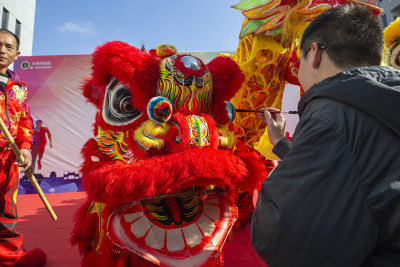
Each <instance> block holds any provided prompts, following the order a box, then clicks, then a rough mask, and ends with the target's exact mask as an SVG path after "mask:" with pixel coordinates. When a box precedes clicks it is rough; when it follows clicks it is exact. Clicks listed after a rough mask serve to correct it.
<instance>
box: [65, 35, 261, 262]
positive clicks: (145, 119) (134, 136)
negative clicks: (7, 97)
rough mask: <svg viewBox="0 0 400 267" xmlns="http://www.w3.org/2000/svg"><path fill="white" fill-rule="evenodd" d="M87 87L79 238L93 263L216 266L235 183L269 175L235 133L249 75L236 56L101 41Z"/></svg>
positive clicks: (75, 237) (233, 211)
mask: <svg viewBox="0 0 400 267" xmlns="http://www.w3.org/2000/svg"><path fill="white" fill-rule="evenodd" d="M92 62H93V67H92V76H91V77H90V78H88V79H87V80H86V81H85V83H84V86H83V94H84V96H85V97H86V98H87V100H88V101H89V102H91V103H92V104H94V105H95V106H96V107H97V109H98V111H97V115H96V122H95V124H94V135H95V137H94V138H92V139H90V140H88V141H87V143H86V144H85V146H84V147H83V149H82V155H83V157H84V162H83V164H82V168H81V173H82V179H83V184H84V187H85V189H86V191H87V202H86V203H85V204H84V205H83V206H82V207H81V208H80V210H79V211H78V212H77V214H76V223H75V228H74V230H73V233H72V238H71V241H72V243H73V244H78V245H79V248H80V251H81V254H82V255H83V263H82V264H83V265H85V266H131V265H132V266H133V265H135V266H137V265H139V266H146V265H161V266H218V265H220V263H221V255H222V254H221V253H222V248H223V246H224V243H225V240H226V238H227V235H228V234H229V232H230V230H231V227H232V225H233V223H234V222H235V220H236V217H237V208H236V206H235V202H234V201H235V197H236V194H237V190H238V189H240V190H243V191H250V192H252V191H253V190H254V189H255V188H257V187H258V186H259V184H260V182H261V181H262V180H264V179H265V177H266V170H265V166H264V164H263V162H262V161H261V160H260V158H259V157H258V156H257V155H256V154H254V153H253V152H251V151H249V150H248V149H247V148H246V147H243V145H241V144H240V143H239V142H237V141H236V139H235V137H234V134H233V132H232V131H231V127H230V123H231V122H232V120H233V118H234V114H235V111H234V108H233V106H232V105H231V104H230V103H229V102H227V101H228V100H229V99H231V98H232V97H233V96H234V95H235V93H236V92H237V91H238V90H239V88H240V87H241V85H242V83H243V80H244V76H243V74H242V72H241V71H240V69H239V67H238V66H237V65H236V63H235V62H234V61H233V60H231V59H230V58H228V57H217V58H215V59H214V60H212V61H211V62H210V63H209V64H207V65H206V64H204V63H203V62H202V61H201V60H200V59H198V58H196V57H193V56H190V55H172V56H170V57H165V58H162V57H160V56H156V55H152V54H150V53H147V52H143V51H140V50H139V49H137V48H136V47H133V46H131V45H128V44H126V43H123V42H119V41H114V42H109V43H106V44H104V45H102V46H99V47H98V48H97V49H96V51H95V52H94V54H93V61H92Z"/></svg>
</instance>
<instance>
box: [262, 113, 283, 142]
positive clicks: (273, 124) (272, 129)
mask: <svg viewBox="0 0 400 267" xmlns="http://www.w3.org/2000/svg"><path fill="white" fill-rule="evenodd" d="M270 111H278V112H276V113H270ZM258 116H259V117H260V119H261V120H263V121H264V122H265V123H267V131H268V139H269V141H270V142H271V144H272V145H275V144H276V143H277V142H278V140H279V139H281V138H282V137H283V136H284V132H285V126H286V119H285V117H283V115H282V113H280V110H279V109H276V108H262V109H261V112H259V113H258Z"/></svg>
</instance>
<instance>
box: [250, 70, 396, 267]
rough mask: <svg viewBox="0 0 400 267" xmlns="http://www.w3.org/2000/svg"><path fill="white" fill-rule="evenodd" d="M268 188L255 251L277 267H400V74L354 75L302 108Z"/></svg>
mask: <svg viewBox="0 0 400 267" xmlns="http://www.w3.org/2000/svg"><path fill="white" fill-rule="evenodd" d="M299 114H300V116H301V117H300V122H299V124H298V126H297V128H296V131H295V134H294V136H293V146H292V148H291V149H290V151H289V152H288V153H287V154H286V156H285V158H284V159H283V161H282V162H281V163H280V164H279V165H278V166H277V167H276V168H275V170H274V171H273V172H272V173H271V175H270V176H269V178H268V179H266V181H265V182H264V183H263V184H262V191H261V193H260V195H259V199H258V203H257V207H256V210H255V213H254V217H253V222H252V243H253V247H254V249H255V250H256V251H257V253H258V254H259V255H260V256H261V257H262V258H263V259H264V261H265V262H266V263H267V264H268V265H269V267H286V266H299V267H303V266H304V267H314V266H316V267H320V266H321V267H329V266H334V267H339V266H340V267H346V266H349V267H350V266H351V267H353V266H376V267H385V266H400V72H399V71H397V70H395V69H393V68H389V67H363V68H354V69H350V70H348V71H345V72H342V73H339V74H337V75H335V76H333V77H330V78H328V79H326V80H324V81H322V82H320V83H318V84H315V85H314V86H313V87H312V88H310V89H309V90H308V91H307V92H306V93H305V94H304V95H303V97H302V98H301V100H300V102H299Z"/></svg>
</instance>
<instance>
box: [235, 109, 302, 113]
mask: <svg viewBox="0 0 400 267" xmlns="http://www.w3.org/2000/svg"><path fill="white" fill-rule="evenodd" d="M235 110H236V112H256V113H260V112H262V110H259V109H258V110H254V109H240V108H237V109H235ZM269 113H283V114H298V112H297V111H294V110H290V111H275V110H273V111H269Z"/></svg>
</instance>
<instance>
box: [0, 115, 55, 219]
mask: <svg viewBox="0 0 400 267" xmlns="http://www.w3.org/2000/svg"><path fill="white" fill-rule="evenodd" d="M0 128H1V131H2V132H3V133H4V135H5V137H6V138H7V141H8V143H10V145H11V147H12V150H13V151H14V153H15V155H17V158H18V160H19V161H20V162H21V163H23V162H25V159H24V156H22V153H21V150H19V148H18V146H17V144H16V143H15V142H14V138H13V137H12V136H11V134H10V132H9V131H8V129H7V127H6V125H5V124H4V122H3V120H2V119H0ZM25 173H26V175H27V176H28V178H29V180H30V181H31V183H32V184H33V187H34V188H35V190H36V192H37V193H38V195H39V197H40V198H41V199H42V201H43V204H44V206H45V207H46V209H47V211H48V212H49V213H50V216H51V218H52V219H53V220H54V221H56V220H57V215H56V214H55V213H54V211H53V209H52V208H51V206H50V204H49V202H48V201H47V199H46V196H45V195H44V194H43V191H42V189H41V188H40V186H39V184H38V182H37V181H36V178H35V176H34V175H33V173H32V171H31V170H28V171H26V172H25Z"/></svg>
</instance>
